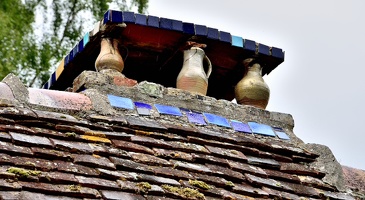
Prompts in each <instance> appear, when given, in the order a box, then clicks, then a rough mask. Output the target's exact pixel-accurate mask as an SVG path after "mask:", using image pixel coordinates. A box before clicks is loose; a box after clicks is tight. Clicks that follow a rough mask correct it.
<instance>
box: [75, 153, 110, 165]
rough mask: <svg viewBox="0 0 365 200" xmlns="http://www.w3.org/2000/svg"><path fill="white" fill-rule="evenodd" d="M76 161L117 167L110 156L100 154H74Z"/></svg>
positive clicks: (84, 163)
mask: <svg viewBox="0 0 365 200" xmlns="http://www.w3.org/2000/svg"><path fill="white" fill-rule="evenodd" d="M72 158H73V159H74V163H76V164H82V165H86V166H90V167H100V168H106V169H116V168H115V166H114V164H113V163H112V162H110V160H109V159H108V158H105V157H101V156H99V155H95V154H93V155H86V154H73V155H72Z"/></svg>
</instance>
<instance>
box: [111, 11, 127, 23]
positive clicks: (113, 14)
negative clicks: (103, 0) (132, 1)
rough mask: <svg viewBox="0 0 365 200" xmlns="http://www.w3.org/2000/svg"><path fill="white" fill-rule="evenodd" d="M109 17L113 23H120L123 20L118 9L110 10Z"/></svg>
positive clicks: (121, 13)
mask: <svg viewBox="0 0 365 200" xmlns="http://www.w3.org/2000/svg"><path fill="white" fill-rule="evenodd" d="M110 13H111V19H110V21H111V22H113V23H122V22H123V21H124V19H123V12H121V11H118V10H111V11H110Z"/></svg>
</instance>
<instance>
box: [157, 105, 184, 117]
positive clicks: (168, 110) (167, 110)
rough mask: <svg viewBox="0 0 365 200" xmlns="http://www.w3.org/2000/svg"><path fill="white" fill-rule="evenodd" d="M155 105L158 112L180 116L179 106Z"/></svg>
mask: <svg viewBox="0 0 365 200" xmlns="http://www.w3.org/2000/svg"><path fill="white" fill-rule="evenodd" d="M155 107H156V109H157V111H158V112H159V113H160V114H166V115H176V116H182V114H181V112H180V110H179V108H177V107H174V106H166V105H161V104H155Z"/></svg>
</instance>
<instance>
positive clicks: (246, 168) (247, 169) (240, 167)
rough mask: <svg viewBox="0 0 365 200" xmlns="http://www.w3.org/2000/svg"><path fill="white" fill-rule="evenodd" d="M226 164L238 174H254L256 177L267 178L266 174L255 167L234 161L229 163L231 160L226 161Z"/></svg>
mask: <svg viewBox="0 0 365 200" xmlns="http://www.w3.org/2000/svg"><path fill="white" fill-rule="evenodd" d="M227 162H228V164H229V166H230V167H231V168H232V169H233V170H236V171H238V172H242V173H250V174H255V175H256V176H260V177H267V174H266V173H265V171H264V170H262V169H261V168H259V167H255V166H252V165H248V164H245V163H240V162H235V161H231V160H228V161H227Z"/></svg>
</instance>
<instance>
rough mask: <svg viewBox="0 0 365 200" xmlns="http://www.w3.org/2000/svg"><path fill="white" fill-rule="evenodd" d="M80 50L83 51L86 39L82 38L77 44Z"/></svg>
mask: <svg viewBox="0 0 365 200" xmlns="http://www.w3.org/2000/svg"><path fill="white" fill-rule="evenodd" d="M77 47H78V50H77V51H78V52H79V53H81V52H82V51H83V50H84V39H82V40H80V42H79V44H78V45H77Z"/></svg>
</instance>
